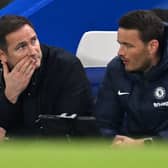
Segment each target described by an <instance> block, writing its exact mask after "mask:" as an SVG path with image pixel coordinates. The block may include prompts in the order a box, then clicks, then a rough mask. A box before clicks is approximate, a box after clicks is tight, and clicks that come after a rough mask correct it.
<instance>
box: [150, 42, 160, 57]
mask: <svg viewBox="0 0 168 168" xmlns="http://www.w3.org/2000/svg"><path fill="white" fill-rule="evenodd" d="M158 49H159V41H158V40H155V39H154V40H151V41H149V43H148V50H149V52H150V54H152V55H156V54H157V53H158Z"/></svg>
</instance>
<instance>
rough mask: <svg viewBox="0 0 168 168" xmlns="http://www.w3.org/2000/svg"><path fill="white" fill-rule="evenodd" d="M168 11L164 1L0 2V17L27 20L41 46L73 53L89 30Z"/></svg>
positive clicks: (38, 0)
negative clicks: (131, 15)
mask: <svg viewBox="0 0 168 168" xmlns="http://www.w3.org/2000/svg"><path fill="white" fill-rule="evenodd" d="M152 8H164V9H166V8H168V1H167V0H160V1H158V0H150V1H147V0H1V1H0V16H1V15H4V14H17V15H23V16H26V17H28V18H29V19H30V20H31V21H32V22H33V24H34V26H35V28H36V31H37V33H38V36H39V39H40V40H41V42H42V43H47V44H49V45H54V46H58V47H63V48H65V49H67V50H69V51H70V52H72V53H73V54H75V53H76V49H77V46H78V43H79V40H80V38H81V36H82V34H83V33H84V32H86V31H90V30H117V24H118V19H119V18H120V17H121V16H122V15H123V14H124V13H126V12H128V11H130V10H136V9H152Z"/></svg>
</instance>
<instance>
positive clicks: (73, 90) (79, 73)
mask: <svg viewBox="0 0 168 168" xmlns="http://www.w3.org/2000/svg"><path fill="white" fill-rule="evenodd" d="M67 67H68V68H66V72H65V73H63V74H64V76H65V77H64V78H65V79H64V82H63V85H64V86H63V89H62V91H61V95H60V99H59V103H58V106H59V108H58V111H59V112H61V113H69V114H73V113H77V114H78V115H82V116H87V115H90V114H91V112H92V107H93V103H92V101H93V99H92V96H91V88H90V84H89V81H88V79H87V77H86V74H85V71H84V68H83V66H82V65H81V63H80V61H79V60H78V59H77V58H76V57H74V59H73V61H71V62H70V63H69V64H68V65H67Z"/></svg>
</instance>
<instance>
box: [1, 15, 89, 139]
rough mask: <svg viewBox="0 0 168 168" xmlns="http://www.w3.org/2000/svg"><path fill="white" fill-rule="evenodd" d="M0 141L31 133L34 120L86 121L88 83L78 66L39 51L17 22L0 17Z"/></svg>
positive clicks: (62, 55)
mask: <svg viewBox="0 0 168 168" xmlns="http://www.w3.org/2000/svg"><path fill="white" fill-rule="evenodd" d="M0 60H1V64H2V67H1V69H0V70H1V71H0V127H1V128H0V139H3V137H4V136H5V134H6V131H7V132H8V131H11V130H12V131H14V130H19V129H23V128H25V130H30V131H33V128H34V127H35V121H36V120H37V118H38V115H39V114H60V113H67V114H73V113H77V114H78V115H89V113H90V109H91V106H92V98H91V95H90V86H89V82H88V80H87V78H86V75H85V73H84V69H83V67H82V65H81V63H80V61H79V60H78V59H77V58H76V57H74V56H71V54H69V53H67V52H65V51H64V50H63V49H59V48H56V47H49V46H46V45H40V43H39V40H38V37H37V34H36V32H35V30H34V28H33V25H32V24H31V23H30V22H29V21H28V20H27V19H26V18H25V17H22V16H15V15H6V16H2V17H0Z"/></svg>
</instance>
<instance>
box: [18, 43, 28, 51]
mask: <svg viewBox="0 0 168 168" xmlns="http://www.w3.org/2000/svg"><path fill="white" fill-rule="evenodd" d="M25 46H26V45H24V44H22V45H19V46H18V47H17V48H16V50H21V49H24V48H25Z"/></svg>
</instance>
